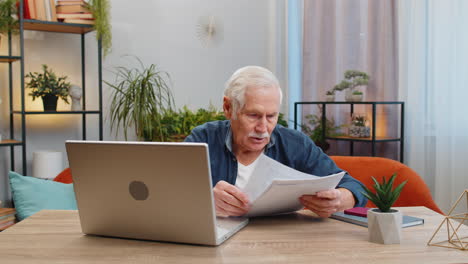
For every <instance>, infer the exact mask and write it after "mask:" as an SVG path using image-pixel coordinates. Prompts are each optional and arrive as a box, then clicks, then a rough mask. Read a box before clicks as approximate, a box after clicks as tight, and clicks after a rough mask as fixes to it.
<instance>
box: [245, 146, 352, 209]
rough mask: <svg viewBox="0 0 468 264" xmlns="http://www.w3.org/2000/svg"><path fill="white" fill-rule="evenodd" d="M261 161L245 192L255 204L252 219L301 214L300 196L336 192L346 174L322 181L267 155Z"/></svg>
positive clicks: (325, 177)
mask: <svg viewBox="0 0 468 264" xmlns="http://www.w3.org/2000/svg"><path fill="white" fill-rule="evenodd" d="M259 159H260V160H259V161H258V162H257V165H256V167H255V169H254V171H253V174H252V177H251V178H250V180H249V182H248V183H247V185H246V186H245V188H244V192H245V193H246V194H247V195H248V197H249V199H250V202H251V203H252V207H251V210H250V211H249V213H248V214H247V215H246V216H248V217H252V216H262V215H273V214H280V213H287V212H294V211H297V210H299V209H301V208H302V207H303V206H302V204H301V203H300V202H299V200H298V198H299V197H300V196H302V195H304V194H315V193H316V192H318V191H323V190H329V189H334V188H335V187H336V186H337V185H338V183H339V182H340V180H341V178H342V177H343V175H344V174H345V172H340V173H337V174H333V175H329V176H324V177H318V176H314V175H311V174H307V173H303V172H300V171H297V170H295V169H292V168H289V167H287V166H285V165H283V164H281V163H279V162H277V161H275V160H273V159H271V158H269V157H267V156H265V155H263V154H262V156H260V157H259Z"/></svg>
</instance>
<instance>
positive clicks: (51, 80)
mask: <svg viewBox="0 0 468 264" xmlns="http://www.w3.org/2000/svg"><path fill="white" fill-rule="evenodd" d="M42 69H43V73H38V72H30V73H28V74H27V75H26V76H25V77H26V78H29V79H30V80H29V82H27V83H26V87H28V88H31V89H32V92H31V93H29V95H31V96H32V98H33V101H34V100H35V99H36V98H37V97H43V96H45V95H48V94H50V95H55V96H58V97H59V98H61V99H62V100H64V101H65V103H67V104H68V103H69V102H68V89H69V88H70V83H69V82H66V80H67V76H63V77H57V75H55V73H54V72H53V71H52V70H49V68H48V67H47V65H45V64H43V65H42Z"/></svg>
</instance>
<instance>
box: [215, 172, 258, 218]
mask: <svg viewBox="0 0 468 264" xmlns="http://www.w3.org/2000/svg"><path fill="white" fill-rule="evenodd" d="M213 194H214V200H215V206H216V215H217V216H225V217H226V216H241V215H244V214H246V213H247V212H248V211H249V210H250V205H249V199H248V197H247V195H246V194H245V193H243V192H242V191H241V190H239V188H237V187H236V186H234V185H232V184H229V183H227V182H225V181H219V182H218V183H217V184H216V186H215V187H214V188H213Z"/></svg>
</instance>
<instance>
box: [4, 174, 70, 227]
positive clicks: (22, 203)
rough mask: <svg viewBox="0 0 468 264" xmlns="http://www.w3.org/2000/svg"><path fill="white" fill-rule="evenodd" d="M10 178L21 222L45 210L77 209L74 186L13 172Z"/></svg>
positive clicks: (17, 214) (17, 213)
mask: <svg viewBox="0 0 468 264" xmlns="http://www.w3.org/2000/svg"><path fill="white" fill-rule="evenodd" d="M8 176H9V177H10V186H11V193H12V196H13V201H14V203H15V208H16V216H17V217H18V219H19V220H23V219H25V218H27V217H29V216H31V215H33V214H35V213H37V212H39V211H40V210H45V209H55V210H76V209H77V207H76V200H75V192H74V191H73V184H65V183H60V182H54V181H49V180H44V179H39V178H34V177H28V176H23V175H20V174H18V173H16V172H13V171H10V172H9V173H8Z"/></svg>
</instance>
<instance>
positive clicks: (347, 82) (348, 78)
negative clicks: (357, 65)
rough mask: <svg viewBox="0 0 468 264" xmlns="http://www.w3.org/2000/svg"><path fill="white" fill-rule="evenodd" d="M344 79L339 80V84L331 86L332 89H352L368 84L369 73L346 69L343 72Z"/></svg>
mask: <svg viewBox="0 0 468 264" xmlns="http://www.w3.org/2000/svg"><path fill="white" fill-rule="evenodd" d="M344 77H345V79H344V80H343V81H341V82H340V83H339V84H337V85H335V87H333V90H336V91H342V90H344V89H348V88H351V89H354V88H355V87H357V86H360V85H367V84H369V75H367V73H365V72H361V71H356V70H347V71H346V72H345V73H344Z"/></svg>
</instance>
